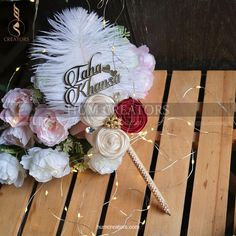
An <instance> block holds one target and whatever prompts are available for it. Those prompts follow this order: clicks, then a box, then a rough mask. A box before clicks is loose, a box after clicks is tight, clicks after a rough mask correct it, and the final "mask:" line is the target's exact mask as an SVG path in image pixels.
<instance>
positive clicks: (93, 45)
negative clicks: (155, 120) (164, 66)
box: [31, 8, 146, 110]
mask: <svg viewBox="0 0 236 236" xmlns="http://www.w3.org/2000/svg"><path fill="white" fill-rule="evenodd" d="M49 23H50V24H51V26H52V28H53V30H52V31H50V32H44V33H45V35H44V36H38V37H37V38H36V40H35V42H34V43H33V47H32V51H31V54H32V58H33V59H41V61H42V59H43V63H41V64H37V65H35V67H34V69H35V85H36V86H37V87H38V88H39V89H40V90H41V91H42V92H43V93H44V95H45V98H46V101H47V104H48V105H49V106H50V107H52V108H56V109H60V110H65V101H64V94H65V91H66V90H65V84H64V81H63V77H64V74H65V73H66V71H68V70H69V69H70V68H72V67H74V66H78V65H83V64H87V63H88V61H89V60H90V58H91V57H92V56H93V55H94V54H96V53H98V52H100V54H99V55H96V56H94V58H93V65H97V64H99V63H102V65H107V64H109V65H110V66H111V68H112V69H115V70H117V71H118V73H119V74H120V83H119V84H116V85H115V86H112V87H109V88H107V89H105V90H103V91H102V93H104V94H106V95H110V96H112V95H113V94H114V93H115V92H118V91H120V92H123V93H124V92H125V93H127V94H128V95H131V94H133V93H134V89H135V93H136V96H137V97H139V98H141V97H144V96H145V94H146V91H144V88H143V87H142V86H141V87H138V86H137V88H136V86H135V83H136V82H135V83H133V82H134V81H133V79H135V78H130V73H129V71H130V70H132V69H133V68H135V67H136V66H137V64H138V56H137V55H136V54H135V53H134V51H133V49H134V47H135V46H134V45H132V44H131V43H130V42H129V41H128V40H127V39H126V38H124V37H123V36H122V35H121V34H120V33H119V31H118V29H117V27H116V26H114V25H108V26H106V27H104V24H103V18H102V17H98V15H97V14H96V13H90V14H88V13H87V11H86V10H84V9H82V8H72V9H66V10H64V11H63V12H62V13H59V14H56V15H55V19H54V20H52V19H49ZM112 50H113V51H112ZM114 50H115V52H114ZM45 51H46V53H44V52H45ZM113 52H114V54H113ZM105 76H106V77H107V74H106V75H105ZM102 80H104V73H101V74H98V75H95V76H94V77H92V80H91V81H92V82H91V84H95V83H98V82H100V81H102ZM137 82H138V81H137ZM134 87H135V88H134ZM85 99H86V97H84V96H80V98H79V100H78V101H77V103H78V104H80V103H83V102H84V100H85ZM73 109H75V110H76V109H78V107H77V108H76V107H75V108H73Z"/></svg>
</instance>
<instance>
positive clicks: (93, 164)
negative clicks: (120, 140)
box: [87, 148, 122, 175]
mask: <svg viewBox="0 0 236 236" xmlns="http://www.w3.org/2000/svg"><path fill="white" fill-rule="evenodd" d="M88 156H89V158H88V160H87V163H88V166H89V168H90V169H91V170H93V171H95V172H98V173H99V174H101V175H104V174H110V173H112V172H113V171H115V170H117V168H118V167H119V165H120V164H121V162H122V156H120V157H116V158H114V159H109V158H107V157H104V156H102V155H101V154H100V153H99V151H98V150H96V149H95V148H92V149H90V150H89V152H88Z"/></svg>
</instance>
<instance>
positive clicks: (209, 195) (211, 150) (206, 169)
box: [188, 71, 236, 236]
mask: <svg viewBox="0 0 236 236" xmlns="http://www.w3.org/2000/svg"><path fill="white" fill-rule="evenodd" d="M235 84H236V72H231V71H227V72H223V71H218V72H216V71H210V72H208V73H207V82H206V89H207V90H206V92H205V99H204V106H203V116H202V122H201V130H204V131H208V132H209V133H208V134H205V133H201V134H200V139H199V147H198V155H197V164H196V173H195V181H194V187H193V195H192V204H191V211H190V219H189V228H188V235H202V236H204V235H216V236H217V235H224V234H225V224H226V212H227V199H228V184H229V174H230V161H231V148H232V135H233V113H234V112H233V111H234V101H235ZM207 91H209V92H207ZM217 100H218V101H219V102H222V103H231V104H232V106H228V108H227V109H228V111H227V113H228V114H225V111H224V110H223V109H222V108H221V107H220V106H213V105H211V106H209V105H207V106H206V105H205V104H206V103H216V102H217ZM205 106H206V107H205ZM206 114H209V116H206ZM196 219H197V220H196Z"/></svg>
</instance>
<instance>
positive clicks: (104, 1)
mask: <svg viewBox="0 0 236 236" xmlns="http://www.w3.org/2000/svg"><path fill="white" fill-rule="evenodd" d="M31 1H32V2H34V0H31ZM86 1H87V2H88V5H89V11H90V4H89V1H88V0H86ZM108 2H109V0H100V1H99V3H98V5H97V6H100V7H101V8H102V7H103V6H105V7H104V11H103V17H104V20H103V25H104V27H106V20H105V16H106V8H107V4H108ZM38 4H39V0H36V4H35V15H34V23H33V35H34V31H35V21H36V19H37V12H38ZM99 4H100V5H99ZM124 4H125V3H124V0H122V10H121V12H120V13H119V15H118V17H117V19H116V21H115V23H117V20H118V18H119V17H120V15H121V14H122V11H123V10H124ZM111 50H112V53H113V54H114V55H113V57H114V68H115V58H116V60H120V58H119V57H118V56H117V55H116V53H115V45H114V42H113V45H112V47H111ZM45 52H46V51H45ZM20 68H21V66H19V67H17V68H16V69H15V71H14V73H13V75H12V76H11V78H10V80H9V83H8V85H7V90H8V89H9V87H10V83H11V80H12V79H13V77H14V76H15V73H17V72H18V71H19V70H20ZM193 89H204V90H205V91H207V89H205V88H204V87H201V86H196V87H192V88H189V89H187V90H186V91H185V92H184V94H183V97H182V98H184V97H186V96H187V94H188V93H190V92H191V91H192V90H193ZM207 92H209V94H211V95H212V96H214V97H215V95H214V94H213V93H211V92H210V91H207ZM134 96H135V87H134ZM216 103H217V104H218V105H219V106H220V107H221V108H222V109H223V110H224V111H225V112H227V113H228V110H227V109H226V107H225V106H224V105H223V104H222V103H221V102H220V101H219V100H218V99H216ZM165 120H167V121H168V120H179V121H181V120H182V121H184V122H186V124H187V125H188V126H194V125H193V124H191V122H189V121H186V120H184V119H181V118H177V117H169V118H165ZM163 122H164V117H163V118H162V120H161V121H160V122H159V123H158V125H160V124H162V123H163ZM234 124H235V121H234ZM194 129H195V130H197V131H199V132H200V133H204V134H209V133H212V132H208V131H203V130H199V129H197V128H196V127H194ZM150 130H151V132H153V131H155V132H156V128H153V127H152V128H151V129H150ZM147 135H148V131H146V132H141V133H140V134H138V136H137V137H134V139H132V140H131V141H132V144H134V143H135V142H137V141H139V140H143V141H145V142H148V143H150V144H153V143H154V142H153V141H152V140H151V139H147V138H146V136H147ZM163 135H172V136H175V137H178V135H176V134H173V133H169V132H168V133H164V134H163V133H162V134H161V136H163ZM154 148H157V149H158V152H159V154H162V151H163V150H160V148H159V147H158V145H157V144H156V143H154ZM194 154H195V152H194V151H192V152H191V153H190V154H187V155H185V156H184V157H181V158H179V159H177V160H175V161H173V162H171V163H170V164H168V165H167V166H165V167H164V168H162V169H158V170H156V171H150V173H152V172H164V171H166V170H168V169H169V168H172V167H173V166H174V165H176V164H177V163H179V162H180V161H182V160H185V159H187V158H189V157H191V170H190V172H189V175H188V176H187V178H186V179H185V180H184V181H182V182H180V183H178V184H177V185H174V186H171V187H168V188H173V187H177V186H179V185H180V184H182V183H184V182H185V181H186V180H188V178H189V177H190V176H191V174H192V173H193V171H194V164H195V159H194ZM92 155H93V154H88V156H89V157H92ZM162 156H163V157H165V158H168V159H167V160H169V161H170V160H171V158H169V157H167V155H166V154H163V155H162ZM35 164H36V163H35ZM36 165H37V164H36ZM41 168H43V169H47V168H44V167H41ZM86 186H87V185H86ZM118 186H119V182H118V177H117V173H115V190H114V194H113V195H112V196H111V198H110V200H109V201H107V202H105V203H104V205H106V204H109V203H111V202H112V201H113V200H117V199H118V198H119V195H120V194H118ZM42 187H43V184H42V185H41V186H40V187H39V188H38V189H37V191H36V192H35V193H34V194H33V195H32V196H31V198H30V199H29V201H28V204H27V206H26V207H25V213H26V212H27V211H28V206H29V204H30V203H31V201H32V200H33V199H34V197H35V195H36V194H37V193H38V192H39V191H40V190H41V189H42ZM128 190H133V191H134V190H135V191H139V190H137V189H128ZM61 193H63V191H62V184H61ZM142 194H143V193H142ZM44 195H45V196H46V197H47V196H48V195H49V191H48V190H46V191H45V193H44ZM82 195H83V196H85V189H84V191H83V194H82ZM145 197H146V196H145ZM83 201H84V198H83ZM83 201H82V202H81V204H83ZM104 205H103V206H104ZM149 209H150V205H148V206H147V207H146V209H132V211H131V213H130V214H128V213H125V212H124V211H123V210H121V209H120V210H119V212H120V213H121V214H123V215H124V216H126V219H125V221H124V226H125V225H127V223H128V221H129V220H130V219H131V218H132V217H133V215H134V212H136V211H138V212H143V211H148V210H149ZM48 210H49V212H50V213H51V214H52V215H53V216H54V217H55V218H56V219H57V220H59V221H64V222H68V223H73V224H76V225H77V226H82V227H85V228H87V229H88V230H89V231H90V233H91V235H95V234H94V233H93V232H92V230H91V228H90V227H89V226H87V225H85V224H81V223H79V222H74V221H70V220H64V219H61V218H60V217H58V216H57V215H55V214H54V213H53V212H52V210H51V209H48ZM64 210H65V211H67V210H68V209H67V207H66V206H65V208H64ZM77 218H78V219H81V218H83V216H82V215H81V213H80V212H78V213H77ZM145 223H146V221H145V220H143V221H142V222H140V224H141V225H144V224H145ZM120 230H122V227H120V229H118V230H116V231H113V232H112V233H111V234H115V233H117V232H119V231H120ZM81 232H82V231H81ZM106 235H109V234H106Z"/></svg>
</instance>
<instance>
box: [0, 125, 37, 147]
mask: <svg viewBox="0 0 236 236" xmlns="http://www.w3.org/2000/svg"><path fill="white" fill-rule="evenodd" d="M34 141H35V140H34V134H33V132H32V131H31V129H30V128H29V127H28V126H23V127H15V128H8V129H6V130H4V131H3V132H2V134H1V137H0V144H6V145H16V146H19V147H23V148H30V147H32V146H33V145H34Z"/></svg>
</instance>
